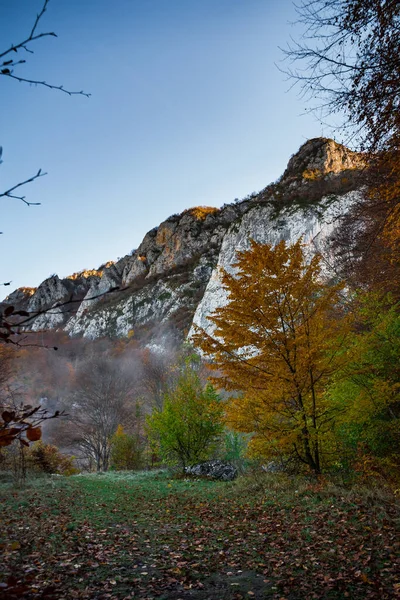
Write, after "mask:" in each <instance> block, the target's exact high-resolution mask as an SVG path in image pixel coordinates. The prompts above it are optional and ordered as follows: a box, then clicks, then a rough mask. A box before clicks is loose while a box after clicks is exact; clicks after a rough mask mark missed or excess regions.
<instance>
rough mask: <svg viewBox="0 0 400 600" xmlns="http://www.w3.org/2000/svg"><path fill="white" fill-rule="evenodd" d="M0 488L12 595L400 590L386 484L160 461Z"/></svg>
mask: <svg viewBox="0 0 400 600" xmlns="http://www.w3.org/2000/svg"><path fill="white" fill-rule="evenodd" d="M0 497H1V515H2V525H1V530H0V547H1V552H2V560H1V567H0V581H1V582H2V583H1V585H0V598H2V599H5V598H7V600H13V599H15V598H29V599H33V598H35V599H36V598H44V599H47V600H51V599H52V598H54V599H66V600H70V599H73V598H93V599H98V600H100V599H103V598H104V599H105V598H121V599H122V598H127V599H128V598H143V599H145V598H147V599H151V598H159V599H165V600H167V599H168V600H179V599H182V600H188V599H195V600H199V599H203V600H206V599H216V600H217V599H218V600H219V599H221V600H224V599H231V598H232V599H243V598H255V599H259V598H260V599H264V598H275V599H287V600H300V599H301V600H304V599H309V598H326V599H340V598H349V599H351V600H355V599H360V600H361V599H365V598H379V599H380V600H383V599H386V598H390V599H392V598H396V597H400V581H399V577H398V576H399V574H400V562H399V549H400V546H399V535H398V533H399V530H398V529H397V531H396V524H397V525H398V523H399V521H398V517H399V512H398V508H399V507H398V506H397V505H396V502H395V497H394V496H393V497H391V496H390V494H389V493H384V492H382V491H380V490H379V489H375V490H374V489H372V490H370V491H365V490H358V491H357V490H354V489H353V490H350V491H349V490H346V489H344V488H339V487H333V486H331V485H329V484H321V483H318V484H316V483H312V482H307V481H305V480H296V479H290V478H288V477H283V476H280V475H269V476H267V475H266V476H265V477H263V478H262V479H260V478H259V477H258V478H257V480H255V479H254V478H253V477H247V478H245V477H242V478H239V479H238V480H237V481H235V482H232V483H219V482H210V481H195V480H183V479H180V480H179V479H173V478H171V477H170V476H169V475H168V473H165V472H150V473H137V474H122V473H121V474H119V473H115V474H113V473H110V474H107V475H85V476H74V477H70V478H62V477H53V478H49V479H40V480H37V481H36V482H32V483H31V484H30V485H28V486H27V487H26V488H25V489H21V490H16V489H13V488H12V487H11V486H10V485H6V484H4V485H3V486H2V487H1V488H0Z"/></svg>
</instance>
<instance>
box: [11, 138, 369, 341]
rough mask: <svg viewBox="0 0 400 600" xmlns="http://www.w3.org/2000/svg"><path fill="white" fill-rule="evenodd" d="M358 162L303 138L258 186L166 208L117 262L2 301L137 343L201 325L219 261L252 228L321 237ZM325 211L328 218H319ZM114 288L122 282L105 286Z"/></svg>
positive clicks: (63, 325) (254, 232)
mask: <svg viewBox="0 0 400 600" xmlns="http://www.w3.org/2000/svg"><path fill="white" fill-rule="evenodd" d="M362 167H363V156H362V155H360V154H358V153H355V152H352V151H350V150H349V149H347V148H346V147H345V146H342V145H341V144H338V143H336V142H335V141H333V140H330V139H328V138H314V139H311V140H307V142H305V143H304V144H303V145H302V146H301V147H300V149H299V151H298V152H297V153H295V154H294V155H293V156H292V157H291V158H290V159H289V162H288V166H287V168H286V170H285V171H284V173H283V175H282V177H281V178H280V179H279V180H278V181H277V182H275V183H272V184H270V185H268V186H267V187H266V188H264V189H263V190H261V191H260V192H258V193H253V194H251V195H250V196H247V197H246V198H244V199H243V200H240V201H235V202H234V203H232V204H225V205H224V206H222V207H221V208H214V207H206V206H201V207H193V208H190V209H186V210H184V211H183V212H182V213H180V214H175V215H172V216H170V217H168V218H167V219H166V220H165V221H163V222H162V223H160V225H158V226H157V227H154V228H153V229H151V230H150V231H149V232H147V233H146V235H145V236H144V238H143V240H142V242H141V244H140V245H139V247H138V248H137V249H136V250H134V251H132V252H131V253H130V254H127V255H126V256H124V257H122V258H121V259H119V260H118V261H116V262H112V261H110V262H108V263H106V264H104V265H102V266H101V267H100V268H99V269H92V270H84V271H81V272H78V273H74V274H73V275H70V276H68V277H65V278H62V279H60V278H59V277H58V276H57V275H52V276H51V277H49V278H47V279H46V280H44V281H43V282H42V283H41V284H40V285H39V286H38V288H36V289H35V288H18V289H17V290H15V291H14V292H12V293H11V294H10V295H9V296H7V298H6V299H5V300H4V301H3V303H2V306H3V307H5V306H7V305H15V306H16V307H18V309H23V310H27V311H28V312H30V313H36V312H39V313H40V314H39V315H38V316H37V317H36V318H35V319H34V320H33V322H32V324H31V325H30V327H29V329H31V330H33V331H40V330H46V329H64V330H65V331H67V332H68V333H69V335H71V336H75V335H78V336H80V335H82V336H84V337H88V338H96V337H101V336H111V337H125V336H127V335H136V336H138V338H140V339H143V341H145V342H148V341H149V340H152V339H155V338H159V337H160V336H161V337H162V336H163V335H166V334H167V333H168V334H169V335H170V334H172V335H175V336H177V337H183V336H185V335H187V333H188V332H189V330H190V327H191V324H192V321H193V318H194V319H195V322H197V323H200V324H202V325H203V326H204V324H205V319H206V318H207V314H209V313H210V312H212V310H213V309H215V308H216V306H217V305H218V303H220V302H223V301H224V298H223V293H222V292H221V289H219V288H218V292H217V291H216V290H217V288H216V287H215V285H216V282H217V280H218V273H217V271H218V268H220V267H221V266H222V267H224V268H230V265H231V264H232V261H234V256H235V253H236V251H237V249H244V248H245V247H246V245H247V244H248V242H249V239H250V238H251V237H253V238H254V239H257V240H258V241H261V242H263V243H266V242H269V243H275V242H276V241H278V240H279V239H282V238H283V239H287V240H293V241H294V236H295V235H297V236H298V237H299V236H300V235H303V236H304V237H305V240H306V241H307V240H308V242H309V241H310V240H311V239H314V238H315V237H316V236H317V237H318V236H319V238H320V242H321V240H322V237H323V238H324V239H325V238H326V239H327V238H328V237H329V235H330V234H331V233H332V229H334V228H335V227H336V226H338V224H339V220H340V217H341V215H342V214H344V213H345V212H346V211H347V209H348V206H349V205H350V204H351V203H352V202H354V201H355V199H356V197H355V196H354V192H356V191H357V190H359V188H360V186H361V178H360V176H361V175H362ZM343 199H345V200H343ZM332 206H333V207H334V208H332ZM334 214H335V216H333V215H334ZM327 219H328V220H329V219H334V220H335V221H336V225H333V224H332V223H331V224H330V225H329V226H328V225H327ZM321 231H324V233H323V234H321ZM213 286H214V287H213ZM217 287H218V286H217ZM115 288H119V289H120V290H121V289H122V291H119V292H115V293H110V290H113V289H115ZM213 294H214V298H212V295H213ZM205 298H206V300H204V299H205ZM61 304H63V306H60V305H61ZM199 313H201V315H200V314H199Z"/></svg>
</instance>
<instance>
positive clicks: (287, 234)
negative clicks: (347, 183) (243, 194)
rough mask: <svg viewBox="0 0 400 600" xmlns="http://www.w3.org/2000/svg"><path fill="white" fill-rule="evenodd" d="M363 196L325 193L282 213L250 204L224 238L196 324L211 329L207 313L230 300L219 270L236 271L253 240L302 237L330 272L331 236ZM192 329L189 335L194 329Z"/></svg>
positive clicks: (272, 241) (292, 240)
mask: <svg viewBox="0 0 400 600" xmlns="http://www.w3.org/2000/svg"><path fill="white" fill-rule="evenodd" d="M359 199H360V192H358V191H352V192H348V193H346V194H344V195H343V196H338V197H336V198H334V199H332V198H325V197H323V198H322V199H321V201H320V202H319V203H318V205H314V206H310V207H308V208H307V209H303V208H299V207H297V208H293V207H288V208H284V209H283V210H282V211H281V212H280V213H279V215H277V214H276V213H275V208H274V207H273V206H271V205H268V204H267V205H262V204H261V205H259V206H255V207H254V208H251V209H250V210H249V211H248V212H247V213H246V214H245V215H244V216H243V218H242V219H241V221H240V223H237V224H234V225H232V226H231V227H230V229H229V230H228V231H227V233H226V235H225V237H224V240H223V242H222V246H221V251H220V254H219V258H218V264H217V266H216V268H215V269H214V270H213V272H212V275H211V277H210V281H209V282H208V285H207V288H206V290H205V293H204V296H203V299H202V300H201V302H200V303H199V305H198V307H197V309H196V312H195V315H194V319H193V324H195V325H198V326H199V327H202V328H203V329H205V330H206V331H207V332H208V333H210V332H212V330H213V326H212V323H211V322H210V321H209V320H208V317H209V316H210V315H211V314H212V313H213V312H214V311H215V309H216V308H218V307H220V306H224V305H225V304H226V301H227V296H226V292H225V290H224V288H223V286H222V283H221V277H220V271H221V269H225V270H226V271H228V272H231V273H234V271H235V268H234V264H235V261H236V255H237V252H238V251H243V250H248V249H249V248H250V240H254V241H256V242H259V243H262V244H271V245H275V244H277V243H278V242H280V241H281V240H285V242H287V244H293V243H295V242H296V241H297V240H298V239H299V238H302V239H303V242H304V244H305V246H306V251H307V250H308V253H309V254H310V255H312V254H315V253H316V252H320V253H321V254H322V256H323V257H324V259H325V260H324V263H323V268H325V270H326V271H327V272H329V269H330V266H331V265H333V264H334V256H332V255H331V250H330V244H329V240H330V237H331V235H332V233H333V232H334V231H335V230H336V228H338V227H340V222H341V219H342V217H343V215H345V214H346V212H347V211H348V209H349V207H350V206H351V205H352V204H353V203H354V202H356V201H357V200H359ZM193 331H194V330H193V327H192V328H191V330H190V333H189V337H190V336H191V335H192V333H193Z"/></svg>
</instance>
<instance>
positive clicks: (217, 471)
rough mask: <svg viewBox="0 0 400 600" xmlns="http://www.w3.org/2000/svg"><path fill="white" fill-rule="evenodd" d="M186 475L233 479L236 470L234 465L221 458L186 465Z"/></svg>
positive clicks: (236, 472) (220, 479)
mask: <svg viewBox="0 0 400 600" xmlns="http://www.w3.org/2000/svg"><path fill="white" fill-rule="evenodd" d="M185 472H186V474H187V475H192V476H194V477H207V478H209V479H217V480H219V481H233V480H234V479H236V477H237V476H238V470H237V468H236V467H235V466H234V465H231V464H230V463H227V462H223V461H222V460H209V461H207V462H202V463H199V464H197V465H193V466H191V467H186V468H185Z"/></svg>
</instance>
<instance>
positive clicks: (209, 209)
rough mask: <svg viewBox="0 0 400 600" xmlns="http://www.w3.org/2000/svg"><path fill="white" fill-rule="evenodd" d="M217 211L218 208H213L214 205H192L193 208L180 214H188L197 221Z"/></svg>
mask: <svg viewBox="0 0 400 600" xmlns="http://www.w3.org/2000/svg"><path fill="white" fill-rule="evenodd" d="M217 212H219V208H215V206H194V207H193V208H188V209H187V210H184V211H183V213H182V214H183V215H184V214H190V215H192V216H193V217H194V218H195V219H197V220H198V221H204V219H205V218H206V217H207V216H208V215H213V214H215V213H217Z"/></svg>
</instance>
